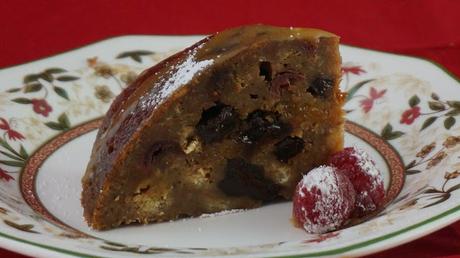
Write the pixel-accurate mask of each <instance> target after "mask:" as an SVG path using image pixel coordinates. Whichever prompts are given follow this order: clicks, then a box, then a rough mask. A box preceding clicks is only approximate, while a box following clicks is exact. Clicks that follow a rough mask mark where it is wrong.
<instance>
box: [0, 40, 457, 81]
mask: <svg viewBox="0 0 460 258" xmlns="http://www.w3.org/2000/svg"><path fill="white" fill-rule="evenodd" d="M129 37H206V35H205V34H184V35H177V34H173V35H167V34H128V35H116V36H112V37H107V38H104V39H100V40H97V41H94V42H90V43H87V44H83V45H81V46H79V47H75V48H72V49H69V50H65V51H62V52H59V53H55V54H51V55H47V56H43V57H40V58H38V59H34V60H30V61H27V62H24V63H20V64H14V65H9V66H5V67H0V72H1V71H4V70H6V69H9V68H14V67H19V66H22V65H26V64H31V63H34V62H37V61H42V60H45V59H48V58H52V57H56V56H60V55H63V54H68V53H72V52H74V51H76V50H80V49H83V48H87V47H90V46H93V45H96V44H99V43H104V42H107V41H111V40H116V39H121V38H129ZM340 45H342V46H346V47H352V48H356V49H361V50H366V51H373V52H378V53H382V54H389V55H395V56H399V57H406V58H411V59H415V60H419V61H426V62H428V63H430V64H432V65H434V66H436V67H438V68H439V69H441V70H442V71H443V72H445V73H446V74H447V75H448V76H450V77H452V78H453V79H454V80H456V81H457V82H459V83H460V77H459V76H457V75H456V74H454V73H453V72H451V71H450V70H449V69H447V68H446V67H445V66H444V65H442V64H440V63H438V62H436V61H434V60H432V59H430V58H427V57H420V56H413V55H405V54H398V53H393V52H386V51H382V50H376V49H371V48H366V47H360V46H356V45H352V44H344V43H341V44H340Z"/></svg>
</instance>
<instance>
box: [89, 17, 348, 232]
mask: <svg viewBox="0 0 460 258" xmlns="http://www.w3.org/2000/svg"><path fill="white" fill-rule="evenodd" d="M338 42H339V38H338V37H337V36H335V35H333V34H331V33H328V32H325V31H321V30H317V29H301V28H279V27H271V26H263V25H254V26H245V27H240V28H235V29H230V30H227V31H223V32H220V33H217V34H215V35H213V36H209V37H207V38H205V39H204V40H202V41H200V42H198V43H196V44H195V45H193V46H191V47H189V48H187V49H185V50H184V51H182V52H180V53H178V54H176V55H174V56H172V57H170V58H168V59H166V60H164V61H163V62H161V63H159V64H157V65H156V66H154V67H152V68H150V69H147V70H146V71H144V72H143V73H142V74H141V75H140V76H139V77H138V78H137V80H135V81H134V82H133V83H132V84H131V85H130V86H129V87H127V88H126V89H125V90H124V91H123V92H122V93H121V94H120V95H119V96H118V97H117V98H116V100H115V101H114V103H113V104H112V106H111V107H110V110H109V111H108V113H107V114H106V116H105V119H104V121H103V123H102V125H101V127H100V129H99V133H98V135H97V139H96V142H95V144H94V147H93V152H92V155H91V159H90V162H89V164H88V168H87V170H86V174H85V176H84V177H83V179H82V183H83V193H82V198H81V201H82V205H83V208H84V216H85V218H86V220H87V222H88V224H89V225H90V226H92V227H93V228H95V229H108V228H113V227H117V226H119V225H121V224H128V223H132V222H140V223H148V222H154V221H165V220H173V219H177V218H180V217H184V216H198V215H200V214H203V213H212V212H218V211H222V210H226V209H240V208H253V207H257V206H260V205H261V204H263V203H266V202H270V201H274V200H280V199H291V197H292V194H293V192H294V190H295V186H296V183H297V182H298V181H299V179H300V178H301V174H302V172H305V171H308V170H310V169H311V168H313V167H315V166H318V165H319V164H323V163H324V162H326V160H327V159H328V157H329V156H330V154H332V153H334V152H337V151H339V150H341V149H342V147H343V122H344V118H343V112H342V105H343V100H344V97H343V95H342V93H341V92H340V90H339V88H338V84H339V81H340V75H341V71H340V55H339V51H338Z"/></svg>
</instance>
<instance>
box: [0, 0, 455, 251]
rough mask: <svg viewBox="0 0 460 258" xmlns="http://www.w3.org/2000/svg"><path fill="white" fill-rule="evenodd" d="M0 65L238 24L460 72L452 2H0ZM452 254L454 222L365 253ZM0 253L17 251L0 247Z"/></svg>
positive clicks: (107, 0) (5, 65)
mask: <svg viewBox="0 0 460 258" xmlns="http://www.w3.org/2000/svg"><path fill="white" fill-rule="evenodd" d="M0 10H2V15H1V16H0V38H1V40H0V69H1V68H5V67H8V66H12V65H16V64H21V63H24V62H28V61H32V60H36V59H39V58H43V57H46V56H49V55H53V54H57V53H60V52H63V51H66V50H69V49H72V48H75V47H79V46H82V45H85V44H88V43H92V42H95V41H98V40H102V39H105V38H108V37H112V36H118V35H127V34H209V33H212V32H215V31H219V30H222V29H225V28H228V27H232V26H238V25H243V24H253V23H266V24H273V25H281V26H303V27H319V28H323V29H325V30H328V31H331V32H334V33H336V34H338V35H340V36H341V38H342V42H343V43H345V44H351V45H356V46H360V47H365V48H371V49H377V50H383V51H389V52H394V53H402V54H408V55H414V56H419V57H425V58H429V59H432V60H434V61H436V62H438V63H440V64H442V65H443V66H445V67H446V68H447V69H448V70H450V71H451V72H452V73H454V74H455V75H457V76H459V77H460V13H459V11H460V1H455V0H451V1H447V0H442V1H435V0H432V1H430V0H425V1H383V0H381V1H380V0H378V1H364V0H359V1H356V0H355V1H328V2H326V1H300V0H299V1H288V0H284V1H271V0H264V1H249V0H231V1H223V0H214V1H202V0H194V1H183V2H180V1H174V0H168V1H113V0H105V1H81V0H80V1H77V0H68V1H24V0H2V1H0ZM455 255H460V222H457V223H456V224H453V225H451V226H449V227H446V228H444V229H442V230H439V231H437V232H435V233H433V234H431V235H429V236H426V237H424V238H421V239H419V240H416V241H413V242H411V243H408V244H405V245H402V246H400V247H396V248H393V249H390V250H387V251H385V252H382V253H379V254H375V255H373V257H404V256H406V257H407V256H409V257H447V256H449V257H450V256H452V257H453V256H455ZM0 256H1V257H22V256H21V255H18V254H14V253H11V252H8V251H6V250H0Z"/></svg>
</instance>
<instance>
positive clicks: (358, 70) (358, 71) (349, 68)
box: [342, 65, 366, 75]
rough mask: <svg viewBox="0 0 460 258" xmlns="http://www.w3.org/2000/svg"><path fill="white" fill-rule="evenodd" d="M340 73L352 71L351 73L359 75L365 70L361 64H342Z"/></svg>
mask: <svg viewBox="0 0 460 258" xmlns="http://www.w3.org/2000/svg"><path fill="white" fill-rule="evenodd" d="M342 73H344V74H349V73H352V74H355V75H360V74H362V73H366V71H365V70H363V69H362V68H361V66H359V65H355V66H343V67H342Z"/></svg>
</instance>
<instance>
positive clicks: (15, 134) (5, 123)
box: [0, 117, 25, 141]
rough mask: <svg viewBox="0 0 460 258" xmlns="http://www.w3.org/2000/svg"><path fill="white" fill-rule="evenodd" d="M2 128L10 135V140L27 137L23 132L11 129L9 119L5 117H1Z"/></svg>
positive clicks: (0, 125) (0, 124) (0, 127)
mask: <svg viewBox="0 0 460 258" xmlns="http://www.w3.org/2000/svg"><path fill="white" fill-rule="evenodd" d="M0 129H2V130H5V131H6V135H8V138H9V139H10V140H13V141H16V140H20V141H21V140H23V139H25V137H24V136H23V135H22V134H21V133H19V132H18V131H15V130H13V129H11V127H10V124H9V123H8V121H6V120H5V119H4V118H1V117H0Z"/></svg>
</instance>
